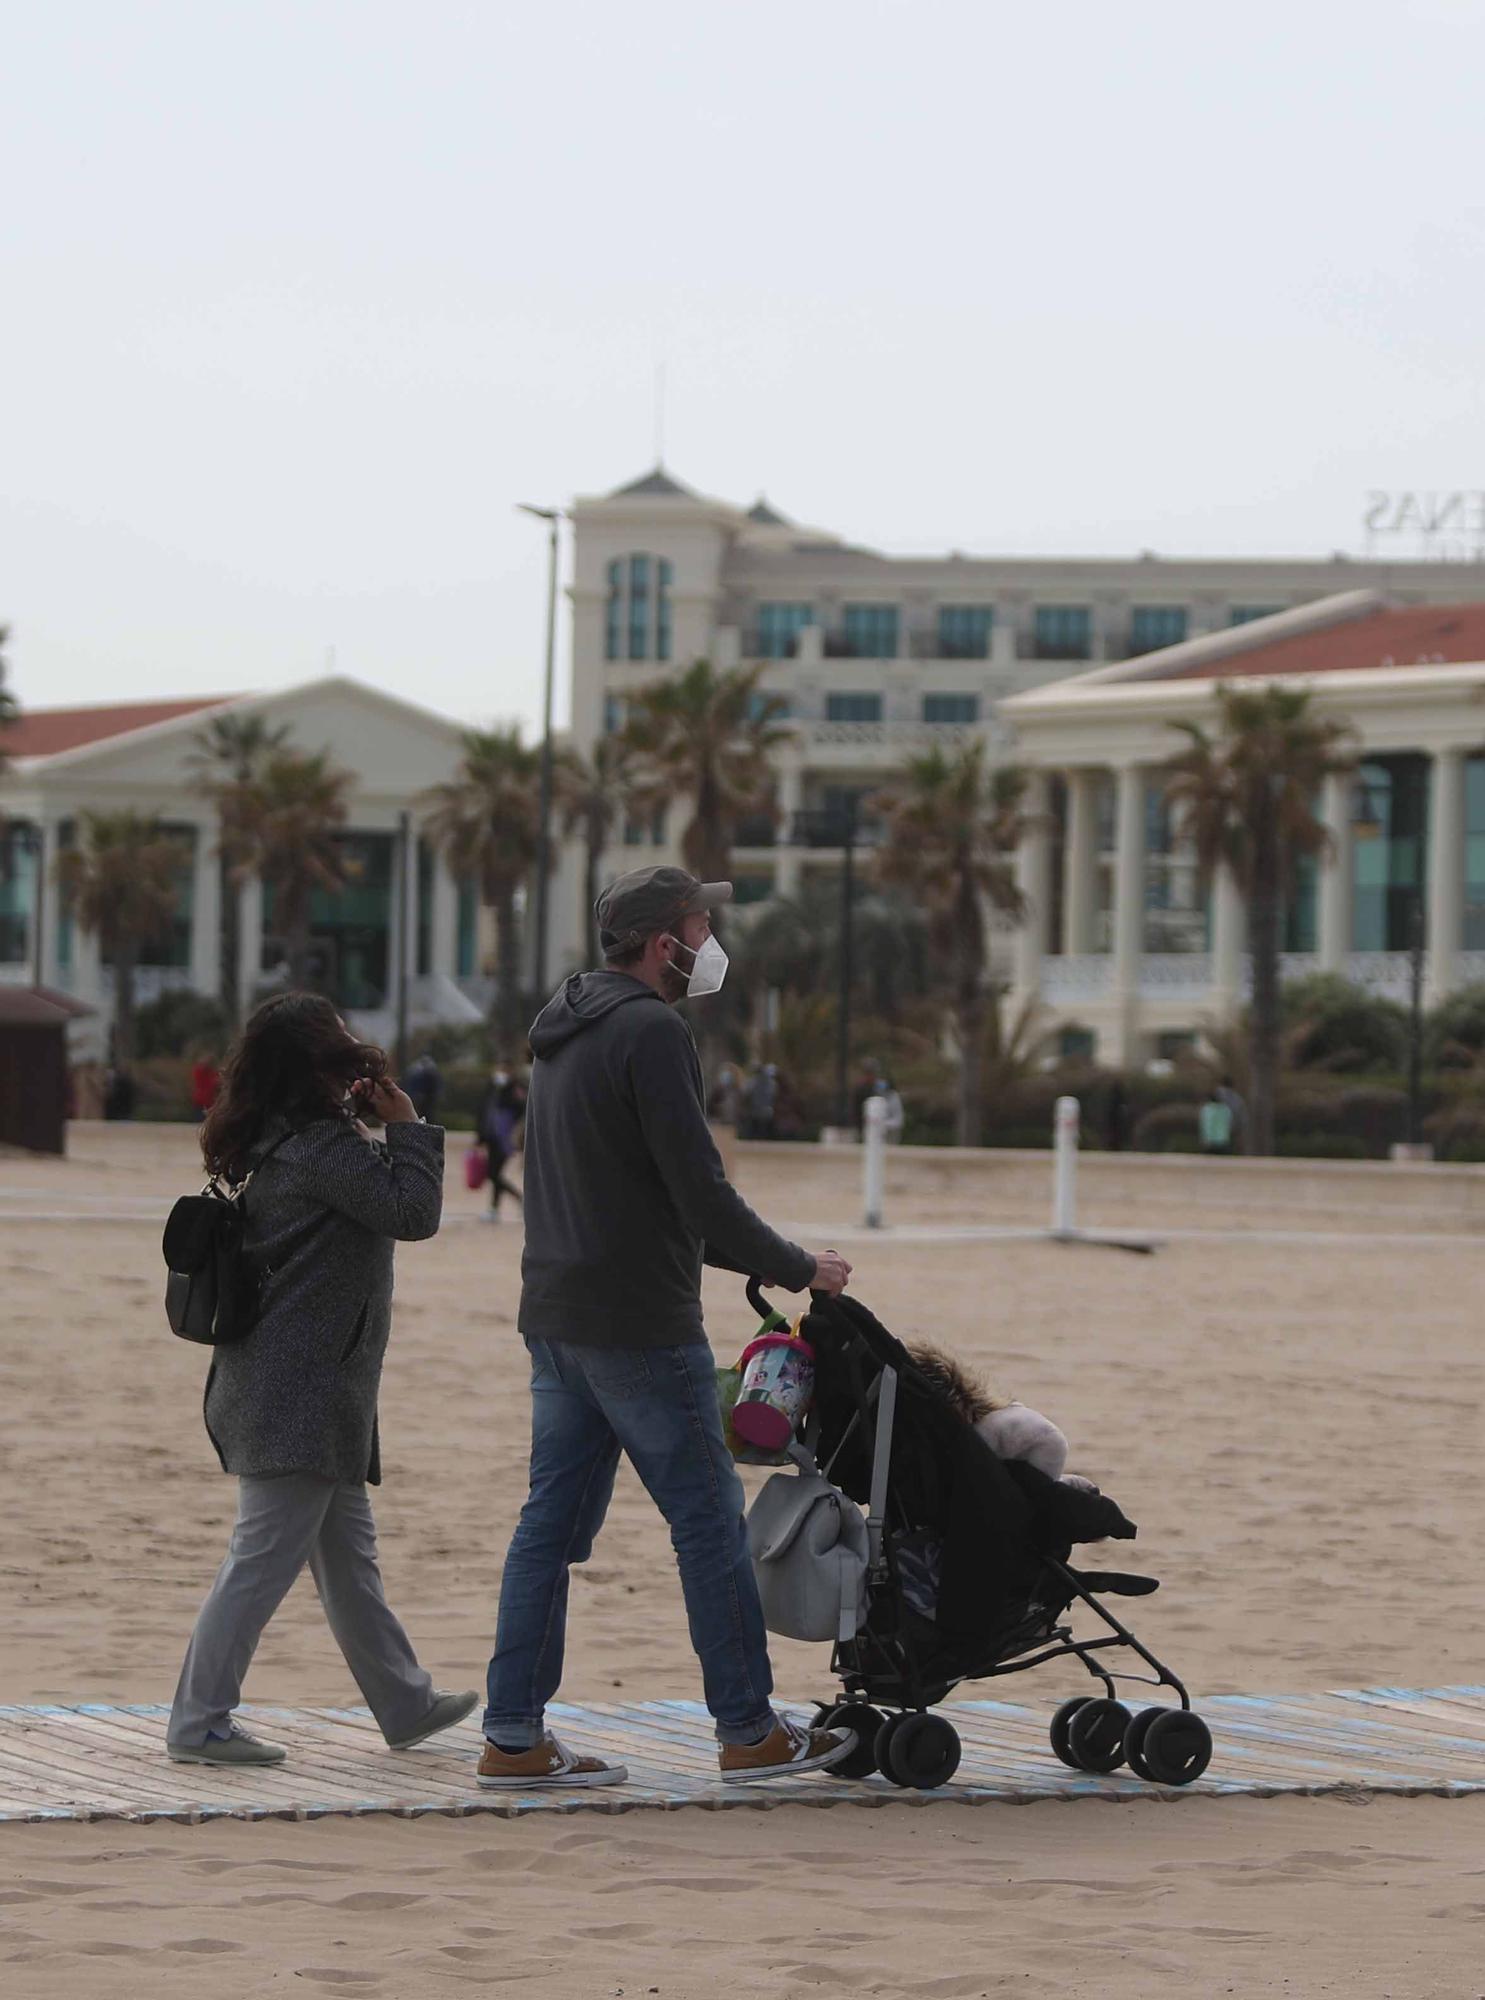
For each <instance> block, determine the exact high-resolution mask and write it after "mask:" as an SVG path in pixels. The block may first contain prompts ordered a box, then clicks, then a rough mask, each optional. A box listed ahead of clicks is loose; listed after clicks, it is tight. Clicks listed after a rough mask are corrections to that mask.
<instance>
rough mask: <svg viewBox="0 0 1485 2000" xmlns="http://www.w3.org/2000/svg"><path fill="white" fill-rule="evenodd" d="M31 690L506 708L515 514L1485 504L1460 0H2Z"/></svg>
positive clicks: (15, 493) (901, 532)
mask: <svg viewBox="0 0 1485 2000" xmlns="http://www.w3.org/2000/svg"><path fill="white" fill-rule="evenodd" d="M0 29H3V37H0V47H3V50H4V55H3V76H4V111H3V114H0V187H3V189H4V195H3V197H0V204H3V205H0V253H3V265H0V269H3V301H0V417H3V422H0V623H3V622H5V621H6V620H8V621H9V622H10V623H11V625H12V626H13V628H14V636H13V642H12V648H11V652H12V663H13V671H14V684H15V686H16V689H17V691H18V692H19V694H20V696H21V698H22V699H23V701H26V702H28V703H31V704H33V705H39V704H42V703H53V702H80V701H95V700H106V699H125V698H131V697H144V696H148V695H173V694H182V693H194V692H197V691H206V690H236V689H246V688H261V687H275V686H283V685H287V684H289V683H291V682H293V681H296V680H300V679H303V678H305V677H307V676H309V675H312V674H314V673H316V672H319V671H321V670H322V669H323V667H324V665H325V661H326V657H327V650H328V649H329V648H331V647H333V648H334V649H335V657H336V660H337V662H338V664H339V666H340V667H341V668H342V669H343V670H345V671H347V672H351V673H355V674H357V675H360V676H362V677H363V678H365V679H367V680H370V681H373V682H376V683H377V684H379V685H381V686H383V687H386V688H389V689H392V690H394V691H396V692H398V693H402V694H406V695H409V696H412V697H414V698H416V699H419V700H422V701H426V702H428V703H430V704H432V705H434V706H436V707H439V708H442V709H445V710H447V711H449V712H451V713H453V714H455V715H458V716H460V717H463V718H469V719H489V718H493V717H496V716H508V715H524V716H527V717H530V716H534V715H535V713H536V712H537V705H538V688H539V682H540V666H541V635H542V616H543V590H544V570H543V564H544V544H543V540H542V533H543V531H542V529H541V527H540V525H539V524H538V523H536V522H533V521H529V520H526V519H525V518H524V517H522V516H520V515H518V514H516V513H515V512H514V511H513V510H514V505H515V503H516V502H517V501H518V500H536V501H542V502H548V503H550V502H553V501H564V500H566V499H568V498H569V497H570V496H571V495H573V494H575V493H594V492H602V491H604V490H606V489H607V488H609V487H612V486H614V485H616V484H618V483H620V482H621V481H623V480H625V479H628V478H632V477H634V476H635V475H637V474H638V473H640V472H642V471H643V470H644V469H645V468H646V466H647V465H648V464H649V463H650V462H651V461H652V460H653V458H654V455H655V453H654V440H655V413H654V405H655V387H654V382H655V370H656V365H657V362H660V361H662V360H663V362H664V364H665V367H666V374H667V397H666V417H665V457H666V460H667V462H668V464H669V465H670V466H671V468H672V469H673V470H674V471H675V472H676V473H677V474H678V475H679V476H680V477H681V478H683V479H685V480H687V481H688V482H690V483H691V484H693V485H696V486H699V487H700V488H702V489H703V490H704V491H707V492H711V493H717V494H720V495H723V496H725V497H727V498H731V499H736V500H739V501H742V502H744V503H746V502H750V501H751V500H752V499H753V498H754V497H755V496H756V495H757V494H758V493H759V492H760V491H766V492H767V493H768V495H769V497H770V498H771V499H773V500H774V501H775V502H776V503H777V504H778V505H779V506H780V507H782V508H783V509H784V510H785V511H786V512H787V513H789V514H791V515H793V516H795V517H796V518H800V519H804V520H808V521H810V522H813V523H816V524H818V525H822V526H825V527H829V528H832V529H835V530H837V531H840V532H842V533H844V534H846V535H848V536H850V537H852V538H853V539H856V540H860V541H864V542H868V543H873V544H876V545H878V546H882V547H886V548H890V549H896V550H903V551H910V550H938V549H946V548H963V549H966V550H972V551H987V552H989V551H1008V552H1014V553H1025V554H1033V553H1038V552H1092V553H1114V554H1118V553H1133V552H1136V551H1138V550H1140V549H1143V548H1152V549H1155V550H1158V551H1161V552H1166V553H1180V552H1185V551H1191V552H1213V553H1246V552H1259V553H1279V554H1290V553H1294V554H1312V553H1321V554H1325V553H1328V552H1329V551H1330V550H1332V549H1333V548H1338V547H1341V548H1350V549H1353V550H1359V549H1360V547H1361V546H1362V538H1361V529H1360V519H1361V509H1362V501H1363V496H1364V493H1365V491H1366V490H1367V489H1368V488H1371V487H1387V486H1393V487H1430V486H1431V487H1442V488H1456V487H1482V486H1485V415H1482V398H1481V358H1482V354H1485V265H1482V250H1485V242H1482V234H1485V232H1482V224H1485V178H1482V173H1481V167H1480V145H1481V139H1480V79H1481V77H1482V75H1485V6H1481V5H1479V4H1476V0H1387V4H1378V0H1351V4H1349V5H1348V6H1346V7H1344V8H1343V7H1341V6H1339V5H1338V4H1336V0H1286V4H1282V5H1275V4H1271V0H1256V3H1255V0H1248V4H1245V5H1244V6H1243V7H1241V8H1220V9H1219V8H1213V7H1202V6H1194V5H1192V4H1191V0H1178V4H1166V3H1165V0H1125V4H1124V5H1122V6H1119V7H1110V6H1108V5H1107V0H1096V3H1095V4H1086V0H1063V4H1062V5H1060V6H1057V7H1036V6H1027V5H1024V4H1023V5H1018V6H1016V7H1014V8H1012V7H1009V6H1005V5H1003V4H997V0H749V4H747V5H735V4H734V5H727V4H722V0H627V4H624V5H616V4H614V0H566V4H561V5H555V4H545V5H544V4H541V0H524V4H522V5H520V6H513V5H507V4H504V0H483V4H479V5H456V4H451V0H417V4H412V0H400V4H397V5H392V4H390V0H341V3H340V4H336V3H335V0H250V4H249V0H231V4H229V0H159V3H158V4H149V0H92V4H82V0H46V4H37V0H0Z"/></svg>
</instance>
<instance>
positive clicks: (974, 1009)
mask: <svg viewBox="0 0 1485 2000" xmlns="http://www.w3.org/2000/svg"><path fill="white" fill-rule="evenodd" d="M954 1024H955V1029H956V1031H957V1033H958V1036H959V1104H958V1108H957V1110H956V1112H955V1116H954V1143H955V1145H956V1146H978V1145H979V1144H980V1142H981V1140H982V1138H983V1137H984V1106H983V1104H982V1103H981V1089H982V1086H983V1079H984V1055H983V1046H984V1040H985V995H984V992H983V991H982V990H976V991H974V992H973V993H971V992H968V991H966V990H963V989H961V991H960V993H959V997H958V999H957V1000H956V1002H955V1006H954Z"/></svg>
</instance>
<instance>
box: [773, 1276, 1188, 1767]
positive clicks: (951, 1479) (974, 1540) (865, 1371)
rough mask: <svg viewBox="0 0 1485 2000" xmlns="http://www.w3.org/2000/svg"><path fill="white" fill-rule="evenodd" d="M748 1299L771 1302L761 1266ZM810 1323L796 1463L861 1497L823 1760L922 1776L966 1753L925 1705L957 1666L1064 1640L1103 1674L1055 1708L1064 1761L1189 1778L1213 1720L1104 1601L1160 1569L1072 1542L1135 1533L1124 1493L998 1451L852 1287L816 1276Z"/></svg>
mask: <svg viewBox="0 0 1485 2000" xmlns="http://www.w3.org/2000/svg"><path fill="white" fill-rule="evenodd" d="M748 1299H749V1303H750V1304H752V1305H753V1306H754V1307H755V1308H756V1309H757V1310H758V1311H759V1312H760V1314H761V1315H764V1316H766V1315H767V1314H768V1312H769V1307H768V1304H767V1301H766V1300H765V1299H764V1298H763V1296H762V1293H761V1291H760V1290H759V1287H758V1285H757V1282H756V1280H754V1281H753V1282H751V1283H750V1284H749V1286H748ZM802 1331H803V1333H804V1336H805V1338H806V1339H807V1340H808V1341H809V1343H810V1345H811V1346H812V1347H813V1349H814V1353H815V1394H814V1404H813V1408H812V1410H811V1413H810V1416H809V1418H808V1420H807V1422H806V1425H805V1428H804V1433H803V1445H804V1450H803V1451H802V1452H801V1451H800V1449H799V1447H798V1446H795V1447H794V1455H795V1456H796V1457H797V1458H798V1459H799V1461H800V1462H801V1463H805V1462H807V1461H808V1459H809V1458H810V1456H811V1455H812V1456H813V1460H814V1463H815V1465H817V1466H818V1468H819V1470H820V1472H821V1473H823V1474H824V1476H825V1479H827V1480H828V1481H829V1482H830V1483H831V1484H832V1485H833V1486H834V1487H835V1488H836V1489H838V1490H839V1492H840V1493H844V1494H845V1495H847V1496H849V1498H850V1499H851V1500H854V1501H857V1502H860V1503H862V1504H864V1505H865V1506H866V1509H867V1520H866V1556H865V1574H864V1578H863V1587H862V1589H861V1591H860V1593H859V1603H858V1604H857V1605H856V1607H855V1608H854V1609H848V1611H847V1615H846V1616H845V1617H844V1618H843V1620H842V1623H841V1626H840V1631H839V1636H838V1637H837V1639H836V1641H835V1645H834V1650H833V1654H832V1659H831V1671H832V1673H833V1674H834V1675H835V1676H837V1677H838V1679H839V1680H840V1682H841V1685H842V1688H843V1690H844V1698H843V1699H837V1700H834V1701H828V1702H821V1703H819V1704H818V1708H819V1721H820V1722H821V1723H822V1724H825V1725H827V1726H845V1727H848V1728H850V1729H853V1730H854V1731H855V1732H856V1738H857V1741H856V1746H855V1748H854V1749H853V1750H852V1752H851V1754H850V1756H849V1757H847V1758H846V1759H845V1760H844V1761H843V1762H842V1763H839V1764H837V1765H835V1766H834V1767H833V1770H832V1773H831V1775H833V1776H835V1777H838V1778H864V1777H867V1776H869V1775H870V1774H871V1773H872V1772H873V1771H880V1772H881V1773H882V1775H883V1776H884V1777H885V1778H888V1779H889V1780H890V1781H891V1782H892V1783H894V1784H896V1785H900V1786H903V1787H905V1788H910V1789H915V1790H918V1791H932V1790H934V1789H936V1788H937V1787H938V1786H940V1785H943V1784H946V1783H947V1782H948V1780H949V1779H950V1778H951V1777H952V1776H953V1775H954V1772H955V1771H956V1770H957V1768H958V1765H959V1757H960V1743H959V1737H958V1734H957V1732H956V1731H955V1729H954V1726H953V1724H952V1723H951V1722H950V1721H949V1720H948V1718H947V1717H946V1716H942V1715H934V1714H931V1713H930V1712H929V1711H930V1710H931V1709H932V1708H933V1706H934V1704H935V1703H937V1702H940V1701H942V1700H943V1699H944V1697H945V1696H946V1695H947V1694H948V1693H949V1692H950V1690H951V1689H952V1688H954V1687H955V1686H956V1685H957V1684H958V1683H959V1682H961V1681H966V1680H989V1679H993V1678H998V1677H999V1676H1002V1675H1005V1674H1014V1673H1023V1672H1025V1671H1026V1670H1027V1669H1029V1668H1032V1667H1039V1666H1042V1665H1043V1664H1045V1663H1046V1662H1047V1661H1049V1660H1057V1659H1064V1658H1068V1657H1074V1658H1076V1659H1078V1660H1080V1661H1081V1662H1082V1664H1083V1665H1084V1667H1086V1668H1087V1670H1088V1672H1089V1674H1090V1675H1092V1676H1093V1678H1094V1679H1095V1680H1096V1681H1101V1682H1102V1683H1103V1688H1104V1692H1103V1694H1102V1695H1094V1696H1091V1697H1090V1696H1087V1695H1082V1696H1077V1697H1075V1698H1074V1699H1072V1700H1070V1701H1066V1702H1064V1703H1063V1704H1062V1706H1061V1707H1060V1708H1059V1709H1058V1710H1057V1712H1056V1714H1055V1715H1054V1716H1053V1718H1052V1725H1051V1742H1052V1749H1053V1751H1054V1752H1055V1753H1056V1755H1057V1757H1058V1758H1059V1759H1060V1760H1061V1761H1062V1762H1063V1763H1064V1764H1066V1765H1068V1766H1070V1767H1071V1768H1072V1769H1074V1770H1078V1771H1084V1772H1109V1771H1114V1770H1117V1769H1118V1767H1119V1766H1120V1765H1121V1764H1127V1765H1128V1767H1129V1769H1130V1770H1131V1771H1133V1772H1134V1773H1135V1775H1136V1776H1138V1777H1141V1778H1144V1779H1146V1780H1148V1781H1150V1782H1151V1783H1154V1784H1162V1785H1187V1784H1190V1783H1192V1782H1193V1780H1195V1779H1196V1778H1199V1777H1200V1776H1201V1774H1202V1772H1203V1771H1205V1770H1206V1768H1207V1765H1208V1764H1209V1763H1210V1761H1211V1754H1212V1739H1211V1733H1210V1731H1209V1730H1208V1728H1207V1726H1206V1724H1205V1723H1204V1722H1203V1721H1202V1719H1201V1718H1200V1716H1198V1715H1196V1714H1194V1713H1193V1712H1192V1709H1191V1703H1190V1699H1189V1697H1188V1695H1187V1692H1186V1689H1185V1688H1184V1687H1183V1686H1182V1684H1181V1682H1180V1681H1179V1680H1178V1679H1177V1678H1176V1677H1175V1675H1174V1674H1172V1673H1171V1672H1170V1671H1169V1669H1168V1668H1167V1667H1165V1666H1164V1665H1163V1664H1162V1662H1161V1661H1160V1660H1158V1659H1157V1658H1156V1657H1155V1655H1154V1654H1153V1653H1151V1652H1150V1651H1149V1650H1148V1649H1147V1648H1146V1647H1145V1646H1143V1645H1142V1644H1141V1643H1140V1641H1139V1640H1138V1639H1137V1638H1136V1637H1135V1635H1134V1634H1133V1632H1131V1631H1130V1630H1129V1629H1128V1627H1127V1626H1125V1625H1123V1624H1121V1622H1120V1621H1119V1619H1117V1618H1116V1617H1115V1616H1114V1615H1113V1613H1112V1612H1110V1611H1109V1610H1108V1609H1107V1608H1106V1607H1105V1605H1103V1604H1102V1603H1100V1602H1099V1598H1100V1597H1106V1596H1123V1597H1140V1596H1146V1595H1148V1594H1149V1593H1150V1592H1151V1591H1153V1590H1155V1589H1157V1588H1158V1584H1157V1583H1156V1581H1155V1579H1153V1578H1151V1577H1142V1576H1132V1575H1127V1574H1125V1573H1123V1572H1120V1571H1107V1570H1105V1571H1081V1572H1080V1571H1079V1570H1077V1569H1074V1568H1073V1567H1071V1566H1070V1562H1069V1557H1070V1555H1071V1552H1072V1545H1073V1543H1074V1542H1078V1541H1094V1540H1098V1539H1101V1538H1103V1537H1105V1536H1110V1535H1114V1536H1121V1537H1123V1538H1125V1539H1130V1538H1132V1537H1133V1535H1134V1533H1135V1530H1134V1528H1133V1526H1132V1525H1131V1524H1130V1523H1129V1522H1128V1521H1127V1520H1125V1518H1124V1516H1123V1514H1122V1513H1121V1512H1120V1510H1119V1508H1118V1507H1117V1505H1116V1504H1115V1503H1114V1502H1113V1501H1112V1500H1110V1499H1108V1498H1107V1497H1106V1496H1104V1495H1102V1494H1099V1493H1096V1492H1094V1493H1084V1492H1081V1491H1079V1490H1078V1489H1076V1488H1074V1487H1071V1486H1065V1485H1063V1484H1061V1483H1060V1482H1058V1481H1056V1480H1053V1479H1049V1478H1048V1477H1047V1476H1046V1474H1045V1473H1043V1472H1040V1471H1038V1470H1037V1469H1036V1468H1035V1467H1034V1466H1030V1465H1025V1464H1020V1463H1016V1462H1014V1461H1006V1462H1003V1461H1002V1460H1000V1459H998V1458H997V1457H996V1456H995V1454H994V1453H993V1452H992V1451H991V1450H990V1449H989V1447H988V1446H987V1445H986V1444H985V1442H984V1441H983V1439H981V1438H980V1437H978V1436H977V1435H976V1434H975V1432H974V1431H973V1430H972V1429H971V1428H970V1426H969V1425H968V1424H966V1423H965V1422H964V1421H963V1419H962V1418H961V1417H960V1416H959V1415H958V1413H957V1412H956V1411H955V1410H954V1409H953V1408H951V1406H950V1405H949V1404H948V1403H947V1402H946V1401H945V1400H944V1398H943V1397H942V1395H941V1394H940V1392H939V1391H938V1389H937V1388H936V1387H935V1386H934V1385H933V1384H932V1383H931V1382H929V1380H928V1379H927V1378H926V1377H925V1376H924V1375H923V1374H922V1373H921V1372H920V1370H919V1369H918V1368H916V1367H915V1365H914V1363H913V1361H912V1359H911V1358H910V1356H909V1355H908V1353H907V1351H906V1349H905V1348H904V1347H903V1346H902V1345H901V1343H900V1342H898V1341H897V1340H895V1339H894V1338H893V1336H892V1335H891V1334H890V1333H889V1332H888V1331H887V1329H886V1328H885V1327H884V1326H882V1325H881V1323H880V1322H879V1321H878V1320H877V1319H875V1318H874V1317H873V1315H872V1314H871V1313H870V1312H869V1311H868V1310H867V1309H866V1308H865V1307H864V1306H863V1305H861V1304H860V1303H859V1301H857V1300H855V1299H852V1298H847V1297H841V1298H829V1297H827V1296H825V1295H824V1294H819V1293H817V1294H815V1295H814V1296H813V1299H812V1303H811V1309H810V1312H809V1314H808V1316H807V1317H806V1319H805V1321H804V1324H803V1328H802ZM783 1477H784V1478H786V1479H787V1477H788V1476H787V1475H783ZM853 1511H854V1510H853ZM857 1519H858V1522H859V1516H858V1517H857ZM1075 1604H1080V1605H1082V1606H1084V1607H1086V1608H1087V1609H1088V1610H1089V1611H1091V1612H1093V1613H1094V1614H1095V1615H1096V1616H1097V1618H1098V1619H1099V1620H1100V1621H1101V1622H1102V1625H1103V1627H1104V1628H1105V1629H1104V1630H1103V1631H1101V1632H1096V1633H1095V1634H1094V1635H1093V1636H1090V1637H1075V1636H1074V1633H1073V1628H1072V1625H1071V1624H1070V1623H1067V1622H1064V1619H1065V1615H1066V1614H1069V1613H1070V1612H1071V1609H1072V1607H1073V1606H1074V1605H1075ZM1121 1648H1122V1649H1126V1650H1128V1651H1130V1652H1132V1653H1133V1654H1134V1655H1135V1656H1136V1657H1137V1660H1138V1661H1139V1662H1142V1663H1143V1665H1144V1666H1145V1667H1146V1668H1149V1669H1150V1670H1151V1672H1150V1673H1139V1672H1135V1671H1132V1670H1130V1669H1129V1668H1126V1669H1125V1670H1124V1671H1123V1672H1120V1673H1118V1674H1117V1678H1118V1679H1121V1680H1125V1681H1132V1682H1138V1683H1140V1684H1142V1685H1144V1686H1148V1687H1165V1688H1170V1689H1171V1690H1172V1691H1173V1693H1174V1694H1175V1695H1176V1696H1177V1697H1178V1700H1179V1704H1180V1705H1179V1706H1178V1707H1177V1706H1173V1705H1168V1706H1163V1707H1153V1706H1152V1707H1145V1708H1141V1709H1139V1710H1137V1711H1135V1712H1131V1710H1130V1709H1129V1708H1127V1707H1126V1706H1125V1705H1124V1703H1122V1702H1121V1701H1120V1700H1119V1699H1118V1695H1117V1690H1116V1686H1115V1680H1116V1671H1115V1670H1114V1669H1113V1667H1112V1666H1111V1665H1110V1664H1108V1663H1106V1658H1105V1656H1106V1655H1107V1654H1108V1653H1109V1652H1110V1651H1111V1650H1116V1649H1121Z"/></svg>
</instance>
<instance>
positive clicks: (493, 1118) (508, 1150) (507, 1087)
mask: <svg viewBox="0 0 1485 2000" xmlns="http://www.w3.org/2000/svg"><path fill="white" fill-rule="evenodd" d="M525 1111H526V1087H525V1085H524V1084H522V1083H521V1082H520V1081H519V1080H518V1079H517V1078H516V1077H514V1076H512V1074H511V1072H510V1071H509V1070H508V1069H506V1068H505V1066H504V1065H503V1064H501V1063H497V1064H496V1066H495V1068H494V1069H493V1070H491V1072H490V1081H489V1082H488V1083H487V1084H486V1085H485V1094H484V1096H483V1097H482V1098H481V1099H480V1105H479V1109H478V1111H477V1112H476V1113H475V1121H474V1129H475V1136H476V1137H477V1138H478V1140H479V1142H480V1144H481V1145H482V1146H483V1147H484V1149H485V1159H486V1161H487V1162H488V1166H489V1184H490V1206H489V1207H488V1208H487V1209H486V1210H485V1220H486V1221H487V1222H498V1221H499V1220H500V1203H501V1199H502V1198H503V1197H504V1196H509V1197H510V1199H511V1200H512V1201H513V1202H514V1203H515V1204H516V1207H517V1208H519V1207H520V1206H521V1190H520V1189H519V1188H518V1187H517V1186H516V1185H515V1183H514V1181H512V1180H511V1179H510V1177H509V1175H508V1174H507V1173H506V1171H505V1170H506V1167H507V1166H508V1165H509V1163H510V1160H511V1157H512V1155H513V1154H514V1152H515V1150H516V1133H517V1131H518V1130H519V1128H520V1124H521V1120H522V1118H523V1117H524V1116H525Z"/></svg>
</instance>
